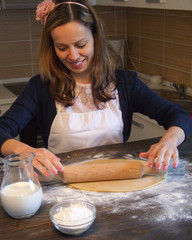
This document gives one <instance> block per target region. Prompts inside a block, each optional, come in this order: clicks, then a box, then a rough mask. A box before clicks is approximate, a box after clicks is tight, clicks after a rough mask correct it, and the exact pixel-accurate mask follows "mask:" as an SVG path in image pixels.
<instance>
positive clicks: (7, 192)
mask: <svg viewBox="0 0 192 240" xmlns="http://www.w3.org/2000/svg"><path fill="white" fill-rule="evenodd" d="M41 201H42V188H39V187H38V186H37V185H36V184H34V183H30V182H16V183H12V184H10V185H7V186H6V187H4V188H3V189H2V191H1V203H2V206H3V208H4V209H5V211H6V212H7V213H8V214H9V215H10V216H11V217H14V218H17V217H19V218H21V217H27V216H31V215H34V214H35V213H36V212H37V210H38V209H39V207H40V205H41Z"/></svg>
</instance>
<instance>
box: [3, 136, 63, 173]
mask: <svg viewBox="0 0 192 240" xmlns="http://www.w3.org/2000/svg"><path fill="white" fill-rule="evenodd" d="M21 152H33V153H34V154H35V158H34V160H33V166H34V167H35V168H36V169H37V170H39V171H40V172H41V173H42V174H43V175H45V176H47V177H48V176H50V173H49V172H51V173H53V174H54V175H55V174H57V173H58V171H60V172H62V171H63V170H64V168H63V165H62V164H61V163H60V159H59V158H58V157H57V156H55V155H54V154H53V153H51V152H50V151H49V150H47V149H45V148H32V147H30V146H29V145H27V144H25V143H22V142H20V141H18V140H15V139H9V140H7V141H5V142H4V143H3V145H2V147H1V153H2V154H3V155H4V156H7V155H10V154H17V153H18V154H19V153H21Z"/></svg>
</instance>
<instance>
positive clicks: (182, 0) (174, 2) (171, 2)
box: [96, 0, 192, 10]
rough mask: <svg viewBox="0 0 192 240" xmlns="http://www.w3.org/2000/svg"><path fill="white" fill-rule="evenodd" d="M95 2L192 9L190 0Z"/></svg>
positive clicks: (113, 0) (116, 0)
mask: <svg viewBox="0 0 192 240" xmlns="http://www.w3.org/2000/svg"><path fill="white" fill-rule="evenodd" d="M96 3H97V5H105V6H124V7H138V8H155V9H172V10H192V0H166V1H165V3H147V2H146V0H105V1H103V0H97V2H96Z"/></svg>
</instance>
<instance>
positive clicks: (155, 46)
mask: <svg viewBox="0 0 192 240" xmlns="http://www.w3.org/2000/svg"><path fill="white" fill-rule="evenodd" d="M95 9H96V11H97V13H98V14H99V15H100V17H101V19H102V20H103V22H104V25H105V31H106V35H107V38H109V39H119V38H124V39H126V41H127V46H128V48H126V56H125V58H126V59H125V60H126V66H127V68H131V69H134V70H137V71H139V72H143V73H146V74H149V75H154V74H157V75H162V76H163V78H164V79H166V80H169V81H172V82H176V83H184V84H186V85H187V86H190V87H192V11H171V10H157V9H156V10H155V9H139V8H124V7H104V6H102V7H101V6H100V7H99V6H96V7H95ZM40 31H41V24H40V23H39V22H36V21H35V9H31V10H6V11H0V79H7V78H16V77H18V78H19V77H28V76H32V75H34V74H36V73H37V72H38V68H37V49H38V42H39V36H40Z"/></svg>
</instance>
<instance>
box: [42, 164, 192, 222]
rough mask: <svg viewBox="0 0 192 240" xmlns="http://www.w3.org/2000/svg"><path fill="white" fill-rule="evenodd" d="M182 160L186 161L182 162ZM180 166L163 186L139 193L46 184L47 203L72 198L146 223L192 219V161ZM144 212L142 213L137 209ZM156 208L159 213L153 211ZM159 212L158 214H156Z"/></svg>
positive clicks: (45, 199) (171, 170)
mask: <svg viewBox="0 0 192 240" xmlns="http://www.w3.org/2000/svg"><path fill="white" fill-rule="evenodd" d="M181 162H182V161H181ZM187 168H188V171H185V166H184V165H181V166H179V167H178V168H177V169H174V168H172V167H170V170H169V172H168V177H167V179H166V181H165V182H164V183H162V184H160V185H157V186H154V187H152V188H149V189H145V190H142V191H136V192H122V193H102V192H88V191H80V190H77V189H72V188H70V187H68V186H67V185H63V184H61V183H59V184H54V185H52V186H51V187H50V186H48V187H47V186H44V189H45V190H46V191H44V194H43V204H51V205H53V204H55V203H61V202H62V201H64V200H66V199H69V198H72V199H75V198H77V199H78V200H85V201H89V202H91V203H93V204H94V205H95V206H96V207H99V208H102V209H103V210H105V209H106V213H107V214H119V215H121V214H126V213H127V214H129V216H130V219H133V220H134V219H136V220H137V221H142V222H145V221H146V222H149V221H150V222H163V221H167V220H171V221H179V220H191V219H192V200H191V195H190V192H191V190H192V189H191V182H192V163H188V165H187ZM189 168H190V170H191V171H189ZM138 210H139V211H142V213H143V214H142V219H141V216H140V217H139V216H138V215H137V212H138ZM153 211H155V213H156V214H151V213H152V212H153ZM154 215H155V217H154Z"/></svg>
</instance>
